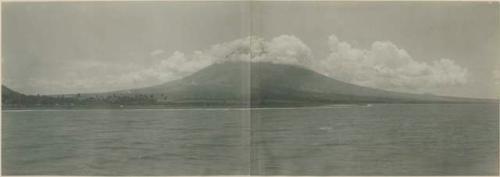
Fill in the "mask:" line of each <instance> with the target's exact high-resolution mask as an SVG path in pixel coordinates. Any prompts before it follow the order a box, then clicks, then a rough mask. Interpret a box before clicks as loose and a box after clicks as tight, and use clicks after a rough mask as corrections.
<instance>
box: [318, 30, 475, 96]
mask: <svg viewBox="0 0 500 177" xmlns="http://www.w3.org/2000/svg"><path fill="white" fill-rule="evenodd" d="M328 44H329V47H330V51H331V53H330V54H329V56H327V57H326V58H325V59H322V60H319V61H318V62H316V63H315V64H313V66H312V68H314V69H315V70H317V71H318V72H320V73H323V74H325V75H327V76H330V77H334V78H337V79H340V80H343V81H346V82H350V83H354V84H358V85H363V86H368V87H374V88H381V89H387V90H396V91H409V92H429V91H432V90H435V89H437V88H439V87H445V86H454V85H461V84H465V83H466V82H467V69H465V68H463V67H461V66H459V65H457V64H456V63H455V62H454V61H453V60H450V59H439V60H436V61H433V62H431V63H428V62H423V61H418V60H415V59H414V58H413V57H411V56H410V55H409V54H408V52H407V51H406V50H404V49H400V48H398V47H397V46H396V45H395V44H393V43H392V42H389V41H376V42H373V44H372V46H371V48H370V49H357V48H354V47H352V46H351V45H350V44H349V43H347V42H344V41H340V40H339V39H338V38H337V37H336V36H335V35H332V36H330V37H329V40H328Z"/></svg>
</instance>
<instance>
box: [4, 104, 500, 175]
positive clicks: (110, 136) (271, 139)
mask: <svg viewBox="0 0 500 177" xmlns="http://www.w3.org/2000/svg"><path fill="white" fill-rule="evenodd" d="M498 107H499V105H497V104H373V105H337V106H330V107H314V108H297V109H271V108H270V109H176V110H168V109H137V110H117V109H116V110H23V111H20V110H17V111H16V110H12V111H9V110H6V111H2V174H3V175H129V176H131V175H250V174H251V175H498V157H499V155H498V151H499V142H498V141H499V116H498Z"/></svg>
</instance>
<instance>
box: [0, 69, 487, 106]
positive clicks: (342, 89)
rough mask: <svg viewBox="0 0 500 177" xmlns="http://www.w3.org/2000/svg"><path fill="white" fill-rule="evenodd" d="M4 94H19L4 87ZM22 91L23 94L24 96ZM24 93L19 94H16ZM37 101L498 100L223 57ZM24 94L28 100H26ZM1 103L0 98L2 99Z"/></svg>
mask: <svg viewBox="0 0 500 177" xmlns="http://www.w3.org/2000/svg"><path fill="white" fill-rule="evenodd" d="M3 88H4V89H3V92H2V95H6V96H7V97H6V98H9V97H12V96H11V95H17V96H18V97H19V95H23V94H20V93H17V92H15V91H13V90H11V89H8V88H6V87H3ZM23 96H24V95H23ZM20 97H22V96H20ZM26 97H29V98H30V99H37V101H31V103H33V102H35V103H36V104H38V105H40V104H41V105H45V104H48V103H50V104H61V103H60V102H62V104H63V105H68V104H70V105H93V106H96V105H98V106H99V105H101V106H103V105H104V106H109V105H121V106H123V105H140V106H148V105H163V106H183V107H199V106H217V107H248V106H251V107H273V106H278V107H288V106H314V105H327V104H368V103H465V102H468V103H470V102H496V100H487V99H470V98H458V97H445V96H434V95H430V94H409V93H400V92H391V91H385V90H379V89H373V88H367V87H361V86H358V85H353V84H349V83H346V82H342V81H339V80H336V79H333V78H329V77H327V76H324V75H322V74H319V73H316V72H314V71H312V70H309V69H306V68H303V67H300V66H294V65H284V64H273V63H262V62H261V63H249V62H224V63H216V64H213V65H211V66H208V67H206V68H204V69H202V70H200V71H198V72H196V73H194V74H192V75H190V76H187V77H185V78H182V79H179V80H175V81H171V82H167V83H164V84H160V85H156V86H152V87H145V88H137V89H127V90H120V91H113V92H105V93H93V94H73V95H59V96H37V97H35V96H24V98H26ZM30 99H28V100H30ZM2 102H4V99H2Z"/></svg>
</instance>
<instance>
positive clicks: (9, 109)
mask: <svg viewBox="0 0 500 177" xmlns="http://www.w3.org/2000/svg"><path fill="white" fill-rule="evenodd" d="M392 104H404V105H429V104H499V103H498V102H437V103H436V102H432V103H428V102H425V103H366V104H365V103H358V104H326V105H299V106H297V105H295V106H284V105H282V106H279V105H274V106H259V107H255V106H164V105H160V106H123V107H121V106H72V107H64V106H59V107H57V106H45V107H18V108H13V107H3V106H2V108H1V110H2V112H17V111H19V112H21V111H82V110H124V111H127V110H178V111H182V110H277V109H283V110H287V109H329V108H353V107H365V108H367V107H372V106H373V105H392ZM499 105H500V104H499Z"/></svg>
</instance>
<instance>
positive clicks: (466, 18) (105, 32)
mask: <svg viewBox="0 0 500 177" xmlns="http://www.w3.org/2000/svg"><path fill="white" fill-rule="evenodd" d="M499 33H500V6H499V4H498V3H487V2H474V3H472V2H419V3H417V2H377V3H374V2H372V3H367V2H364V3H361V2H360V3H347V2H307V3H304V2H252V3H248V2H78V3H61V2H58V3H56V2H52V3H47V2H45V3H33V2H31V3H26V2H25V3H20V2H15V3H14V2H10V3H3V4H2V81H3V83H4V84H6V85H7V86H9V87H12V88H13V89H15V90H18V91H21V92H24V93H30V94H32V93H42V94H48V93H77V92H95V91H109V90H115V89H124V88H131V87H141V86H148V85H154V84H159V83H162V82H166V81H169V80H173V79H178V78H180V77H183V76H185V75H188V74H190V73H192V72H195V71H196V70H198V69H200V68H202V67H204V66H206V65H209V64H211V63H213V62H217V61H222V59H221V57H222V58H223V57H224V56H227V54H231V55H233V54H234V57H233V58H243V59H248V57H249V56H250V60H252V61H272V62H281V63H290V64H301V65H304V66H305V67H308V68H311V69H313V70H315V71H317V72H320V73H322V74H325V75H328V76H330V77H333V78H337V79H340V80H343V81H347V82H351V83H355V84H359V85H365V86H370V87H376V88H382V89H388V90H398V91H408V92H420V93H422V92H430V93H435V94H444V95H456V96H468V97H496V96H495V95H498V93H499V92H498V91H499V90H500V50H498V48H500V34H499ZM250 35H252V36H254V37H251V38H247V36H250ZM242 49H250V50H242ZM235 51H237V52H236V54H235ZM248 51H250V52H248ZM238 52H239V53H238ZM250 53H251V54H250ZM245 57H246V58H245ZM495 77H496V78H495Z"/></svg>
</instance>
